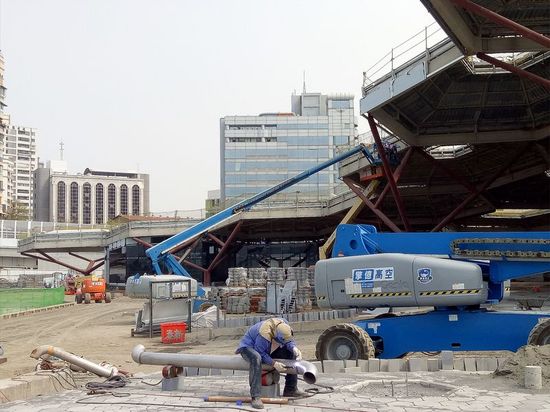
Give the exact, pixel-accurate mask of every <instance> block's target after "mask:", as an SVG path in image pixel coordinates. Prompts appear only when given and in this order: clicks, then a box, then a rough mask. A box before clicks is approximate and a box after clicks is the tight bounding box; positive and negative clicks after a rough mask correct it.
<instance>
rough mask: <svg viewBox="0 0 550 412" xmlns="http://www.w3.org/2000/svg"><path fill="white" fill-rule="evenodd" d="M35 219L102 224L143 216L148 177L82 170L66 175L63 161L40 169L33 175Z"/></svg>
mask: <svg viewBox="0 0 550 412" xmlns="http://www.w3.org/2000/svg"><path fill="white" fill-rule="evenodd" d="M34 181H35V186H34V199H35V200H34V204H35V211H34V219H35V220H43V221H51V222H57V223H74V224H104V223H107V222H108V221H109V220H111V219H113V218H114V217H116V216H118V215H146V214H148V213H149V212H150V210H149V175H148V174H143V173H133V172H113V171H99V170H91V169H86V170H84V173H83V174H80V173H78V174H69V173H68V172H67V165H66V163H65V162H63V161H53V162H49V163H48V165H47V166H46V167H44V165H42V164H41V165H39V167H38V168H37V169H36V171H35V173H34Z"/></svg>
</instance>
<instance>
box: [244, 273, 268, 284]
mask: <svg viewBox="0 0 550 412" xmlns="http://www.w3.org/2000/svg"><path fill="white" fill-rule="evenodd" d="M266 279H267V273H266V270H265V269H264V268H249V269H248V286H252V287H254V286H261V287H265V281H266Z"/></svg>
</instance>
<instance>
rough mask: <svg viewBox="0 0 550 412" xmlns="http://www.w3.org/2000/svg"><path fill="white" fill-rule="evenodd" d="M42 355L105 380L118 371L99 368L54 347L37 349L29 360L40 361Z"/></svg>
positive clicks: (111, 367) (46, 346)
mask: <svg viewBox="0 0 550 412" xmlns="http://www.w3.org/2000/svg"><path fill="white" fill-rule="evenodd" d="M44 355H49V356H55V357H56V358H59V359H63V360H64V361H66V362H69V363H70V364H72V365H76V366H78V367H80V368H82V369H85V370H87V371H88V372H91V373H94V374H96V375H98V376H103V377H105V378H111V377H113V376H115V375H118V369H117V368H115V367H114V366H109V367H107V366H101V365H98V364H97V363H93V362H91V361H89V360H87V359H84V358H81V357H80V356H77V355H75V354H73V353H69V352H67V351H65V350H63V349H61V348H57V347H55V346H48V345H42V346H39V347H37V348H36V349H34V350H33V351H32V352H31V355H30V356H31V358H34V359H40V358H42V356H44Z"/></svg>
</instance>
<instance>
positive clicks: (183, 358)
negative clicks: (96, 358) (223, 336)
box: [132, 345, 317, 385]
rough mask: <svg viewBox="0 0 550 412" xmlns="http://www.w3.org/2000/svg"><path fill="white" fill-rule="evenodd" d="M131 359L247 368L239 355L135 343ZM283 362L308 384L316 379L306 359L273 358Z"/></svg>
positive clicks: (238, 368)
mask: <svg viewBox="0 0 550 412" xmlns="http://www.w3.org/2000/svg"><path fill="white" fill-rule="evenodd" d="M132 359H133V360H134V362H136V363H141V364H146V365H173V366H181V367H184V366H188V367H194V368H211V369H233V370H248V369H249V366H248V362H247V361H245V360H244V359H243V358H242V357H241V356H239V355H195V354H187V353H164V352H159V353H155V352H146V351H145V346H143V345H136V346H134V349H132ZM275 360H276V361H278V362H281V363H283V364H284V365H285V366H286V367H287V368H288V369H287V371H286V373H290V374H292V375H302V376H303V378H304V381H305V382H306V383H308V384H310V385H312V384H314V383H315V382H316V381H317V368H316V366H315V365H314V364H312V363H311V362H307V361H296V360H288V359H275ZM262 367H263V369H267V370H270V369H272V367H271V366H269V365H262Z"/></svg>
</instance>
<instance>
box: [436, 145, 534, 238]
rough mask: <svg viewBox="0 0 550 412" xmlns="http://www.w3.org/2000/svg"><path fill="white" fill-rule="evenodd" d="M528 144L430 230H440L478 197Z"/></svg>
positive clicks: (514, 160) (517, 157) (515, 160)
mask: <svg viewBox="0 0 550 412" xmlns="http://www.w3.org/2000/svg"><path fill="white" fill-rule="evenodd" d="M527 147H528V145H525V146H524V147H523V149H522V150H520V151H519V152H518V153H514V155H513V156H512V157H511V158H510V160H509V161H508V162H507V163H506V164H505V165H504V166H502V167H501V168H500V169H499V170H498V171H497V172H496V173H495V174H494V175H493V176H491V177H490V178H489V179H487V180H486V181H485V182H483V183H482V185H481V186H480V187H479V188H477V189H476V191H475V192H473V193H471V194H470V195H469V196H468V197H467V198H466V199H464V200H463V201H462V202H461V203H460V204H459V205H458V206H457V207H456V208H455V209H454V210H453V211H452V212H451V213H449V214H448V215H447V216H446V217H445V219H443V220H442V221H441V222H440V223H439V224H438V225H437V226H436V227H434V228H433V229H432V230H431V231H432V232H438V231H439V230H441V229H442V228H443V227H445V225H446V224H447V223H449V222H450V221H451V220H452V219H454V217H455V216H456V215H458V214H459V213H460V212H461V211H462V210H463V209H464V207H465V206H466V205H467V204H468V203H470V202H471V201H472V200H474V199H475V198H476V197H478V196H479V195H480V194H481V193H482V192H483V191H485V189H487V188H488V187H489V185H491V183H493V182H494V181H495V180H497V179H498V178H499V176H500V175H501V174H502V173H503V172H504V171H505V170H506V169H508V168H509V167H510V166H511V165H512V164H514V163H515V162H517V160H518V159H519V158H520V157H521V156H522V155H523V153H525V150H526V149H527Z"/></svg>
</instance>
